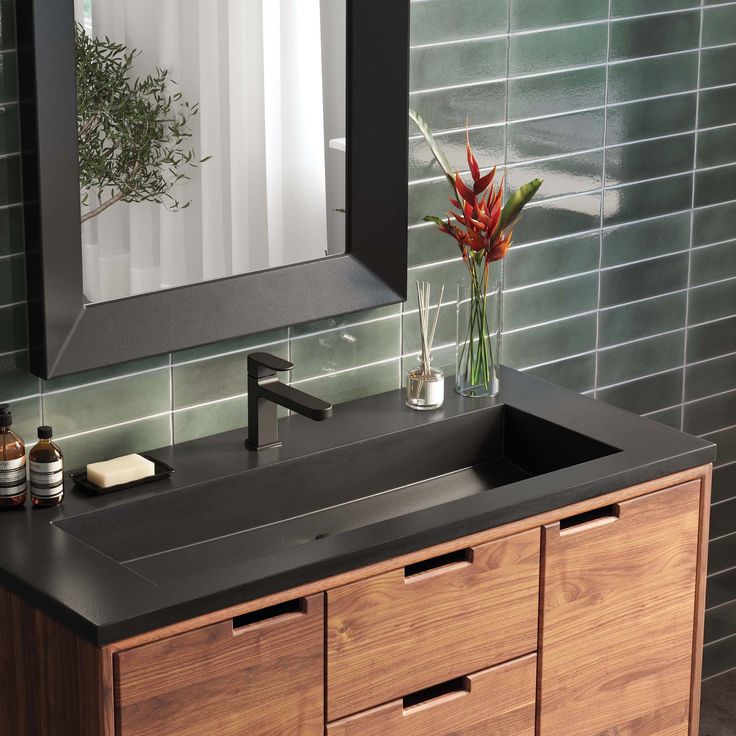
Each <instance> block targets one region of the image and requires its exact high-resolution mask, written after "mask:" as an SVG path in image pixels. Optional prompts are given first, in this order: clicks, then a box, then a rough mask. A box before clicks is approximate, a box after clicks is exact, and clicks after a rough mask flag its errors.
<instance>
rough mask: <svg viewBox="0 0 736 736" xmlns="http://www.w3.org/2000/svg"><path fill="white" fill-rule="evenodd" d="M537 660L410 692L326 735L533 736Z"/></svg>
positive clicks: (526, 659)
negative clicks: (495, 735)
mask: <svg viewBox="0 0 736 736" xmlns="http://www.w3.org/2000/svg"><path fill="white" fill-rule="evenodd" d="M536 687H537V657H536V655H535V654H530V655H528V656H526V657H523V658H522V659H518V660H514V661H513V662H507V663H505V664H502V665H499V666H497V667H493V668H491V669H487V670H484V671H482V672H476V673H475V674H472V675H468V676H467V677H461V678H458V679H457V680H454V681H450V682H447V683H442V684H440V685H436V686H434V687H432V688H428V689H427V690H425V691H421V692H419V693H412V694H410V695H408V696H405V697H404V698H402V699H400V700H395V701H393V702H391V703H387V704H386V705H381V706H379V707H378V708H373V709H372V710H368V711H366V712H364V713H359V714H358V715H355V716H349V717H348V718H345V719H343V720H341V721H337V722H335V723H331V724H329V725H328V726H327V736H488V735H489V734H503V736H534V711H535V703H536Z"/></svg>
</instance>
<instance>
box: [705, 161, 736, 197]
mask: <svg viewBox="0 0 736 736" xmlns="http://www.w3.org/2000/svg"><path fill="white" fill-rule="evenodd" d="M734 199H736V164H734V165H733V166H722V167H719V168H717V169H707V170H705V171H698V172H697V173H696V174H695V206H696V207H704V206H707V205H711V204H718V203H719V202H728V201H730V200H734Z"/></svg>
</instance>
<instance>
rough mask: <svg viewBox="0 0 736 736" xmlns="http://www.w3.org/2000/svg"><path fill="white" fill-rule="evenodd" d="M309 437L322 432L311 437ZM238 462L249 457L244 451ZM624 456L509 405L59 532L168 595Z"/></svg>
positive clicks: (89, 518) (104, 512)
mask: <svg viewBox="0 0 736 736" xmlns="http://www.w3.org/2000/svg"><path fill="white" fill-rule="evenodd" d="M314 431H318V430H317V429H315V430H314ZM243 452H247V451H246V450H245V449H243ZM614 452H617V450H616V448H613V447H610V446H608V445H606V444H603V443H602V442H599V441H597V440H595V439H591V438H589V437H585V436H583V435H581V434H578V433H576V432H574V431H572V430H570V429H566V428H564V427H561V426H559V425H556V424H552V423H551V422H549V421H547V420H545V419H541V418H539V417H535V416H533V415H532V414H529V413H527V412H524V411H521V410H519V409H515V408H513V407H511V406H508V405H506V404H498V405H496V406H492V407H490V408H488V409H487V410H484V411H477V412H472V413H468V414H462V415H459V416H456V417H453V418H452V419H449V420H448V421H442V422H436V423H429V424H423V425H420V426H416V427H412V428H409V429H404V430H401V431H397V432H392V433H389V434H384V435H381V436H379V437H376V438H372V439H367V440H362V441H359V442H353V443H350V444H346V445H344V446H339V447H335V448H332V449H329V450H324V451H321V452H316V453H314V454H310V455H306V456H303V457H299V458H296V459H291V460H287V461H283V462H278V463H274V464H271V465H266V466H264V467H261V468H256V469H254V470H251V471H248V472H246V473H241V474H239V475H235V476H232V477H228V478H223V479H220V480H217V481H211V482H206V483H200V484H197V485H193V486H189V487H185V488H181V489H177V490H174V491H169V492H162V493H159V494H156V495H154V496H152V497H149V498H145V499H141V500H137V501H130V502H125V503H121V504H118V505H115V506H111V507H108V508H104V509H101V510H98V511H93V512H90V513H86V514H81V515H79V516H74V517H71V518H66V519H64V520H61V521H59V522H57V523H56V526H58V527H59V528H61V529H63V530H64V531H65V532H67V533H68V534H71V535H73V536H74V537H76V538H77V539H79V540H81V541H83V542H84V543H85V544H87V545H89V546H91V547H93V548H94V549H96V550H98V551H100V552H102V553H103V554H105V555H107V556H108V557H110V558H112V559H114V560H116V561H117V562H119V563H121V564H123V565H125V566H127V567H129V568H130V569H132V570H134V571H135V572H137V573H139V574H140V575H142V576H144V577H145V578H147V579H149V580H151V581H153V582H156V583H159V584H164V583H166V582H170V581H172V580H176V579H181V578H182V577H184V576H189V575H193V574H196V573H197V568H198V567H199V564H198V561H199V560H203V559H206V560H207V561H208V562H207V564H205V563H204V562H203V563H202V565H201V567H202V572H205V571H206V569H207V565H209V564H211V560H212V555H221V556H222V558H223V559H229V561H230V562H231V563H233V562H236V561H237V562H240V563H242V562H247V561H248V560H253V559H257V558H259V557H263V556H265V555H268V554H271V553H273V552H278V551H281V550H284V549H288V548H292V547H297V546H299V545H304V544H308V543H311V542H314V541H315V540H320V539H324V538H326V537H329V536H332V535H337V534H341V533H344V532H348V531H351V530H354V529H357V528H360V527H365V526H368V525H370V524H375V523H377V522H382V521H386V520H387V519H394V518H397V517H401V516H404V515H406V514H412V513H414V512H417V511H421V510H423V509H427V508H430V507H436V506H439V505H441V504H444V503H448V502H451V501H454V500H457V499H460V498H463V497H466V496H471V495H475V494H482V493H492V492H493V490H494V489H496V488H499V487H500V486H505V485H508V484H510V483H515V482H517V481H520V480H524V479H526V478H529V477H531V476H538V475H543V474H545V473H550V472H553V471H556V470H560V469H562V468H566V467H570V466H572V465H577V464H580V463H584V462H587V461H590V460H595V459H597V458H600V457H603V456H605V455H610V454H612V453H614Z"/></svg>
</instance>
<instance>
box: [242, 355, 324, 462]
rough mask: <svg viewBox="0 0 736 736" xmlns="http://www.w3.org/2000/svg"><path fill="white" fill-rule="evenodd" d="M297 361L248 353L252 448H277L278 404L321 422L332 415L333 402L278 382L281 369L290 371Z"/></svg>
mask: <svg viewBox="0 0 736 736" xmlns="http://www.w3.org/2000/svg"><path fill="white" fill-rule="evenodd" d="M293 367H294V364H293V363H291V362H289V361H288V360H284V359H283V358H279V357H277V356H276V355H271V354H270V353H251V354H250V355H249V356H248V439H247V440H246V441H245V446H246V447H247V448H248V449H249V450H264V449H266V448H268V447H278V446H279V445H280V444H281V442H280V441H279V426H278V405H281V406H284V407H286V408H287V409H291V410H292V411H295V412H297V413H298V414H302V415H303V416H305V417H309V419H314V420H315V421H317V422H322V421H324V420H325V419H329V418H330V417H331V416H332V404H328V403H327V402H326V401H322V399H318V398H316V397H314V396H310V395H309V394H306V393H304V391H300V390H299V389H297V388H294V387H293V386H289V385H288V384H286V383H282V382H281V381H279V379H278V376H277V372H278V371H290V370H291V369H292V368H293Z"/></svg>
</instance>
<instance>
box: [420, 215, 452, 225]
mask: <svg viewBox="0 0 736 736" xmlns="http://www.w3.org/2000/svg"><path fill="white" fill-rule="evenodd" d="M423 219H424V222H433V223H434V224H435V225H437V226H444V227H447V221H446V220H443V219H442V218H441V217H435V216H434V215H425V216H424V218H423Z"/></svg>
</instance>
